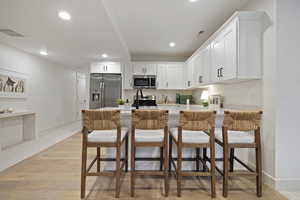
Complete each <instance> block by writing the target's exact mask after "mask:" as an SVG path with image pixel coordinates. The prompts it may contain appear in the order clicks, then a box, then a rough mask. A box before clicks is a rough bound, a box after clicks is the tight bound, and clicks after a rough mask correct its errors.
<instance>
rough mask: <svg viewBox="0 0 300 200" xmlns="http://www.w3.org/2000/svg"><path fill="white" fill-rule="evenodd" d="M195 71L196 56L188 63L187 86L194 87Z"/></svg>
mask: <svg viewBox="0 0 300 200" xmlns="http://www.w3.org/2000/svg"><path fill="white" fill-rule="evenodd" d="M194 71H195V58H192V59H191V60H189V61H188V62H187V63H186V74H185V87H186V88H192V87H194V83H195V81H194V79H195V76H194Z"/></svg>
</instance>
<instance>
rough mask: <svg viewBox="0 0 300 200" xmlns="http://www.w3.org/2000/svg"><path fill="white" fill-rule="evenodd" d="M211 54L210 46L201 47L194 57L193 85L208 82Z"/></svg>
mask: <svg viewBox="0 0 300 200" xmlns="http://www.w3.org/2000/svg"><path fill="white" fill-rule="evenodd" d="M210 68H211V56H210V46H208V47H206V48H204V49H202V50H201V51H199V52H198V54H197V55H196V56H195V58H194V72H193V74H194V86H193V87H198V86H201V85H204V84H208V83H209V82H210Z"/></svg>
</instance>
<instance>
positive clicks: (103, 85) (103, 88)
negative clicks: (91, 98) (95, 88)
mask: <svg viewBox="0 0 300 200" xmlns="http://www.w3.org/2000/svg"><path fill="white" fill-rule="evenodd" d="M104 90H105V83H104V81H103V82H102V89H101V93H102V99H101V101H102V102H101V105H102V106H101V107H102V108H103V107H104Z"/></svg>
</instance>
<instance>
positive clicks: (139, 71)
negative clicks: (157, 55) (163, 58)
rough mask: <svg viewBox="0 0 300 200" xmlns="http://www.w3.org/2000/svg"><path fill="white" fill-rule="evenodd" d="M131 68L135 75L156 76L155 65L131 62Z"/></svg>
mask: <svg viewBox="0 0 300 200" xmlns="http://www.w3.org/2000/svg"><path fill="white" fill-rule="evenodd" d="M132 66H133V74H135V75H156V68H157V64H156V63H147V62H133V63H132Z"/></svg>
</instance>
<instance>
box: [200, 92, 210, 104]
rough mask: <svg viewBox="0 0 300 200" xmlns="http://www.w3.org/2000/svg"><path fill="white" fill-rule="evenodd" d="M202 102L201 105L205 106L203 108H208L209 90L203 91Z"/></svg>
mask: <svg viewBox="0 0 300 200" xmlns="http://www.w3.org/2000/svg"><path fill="white" fill-rule="evenodd" d="M200 100H201V104H202V105H203V107H208V91H207V90H203V92H202V94H201V97H200Z"/></svg>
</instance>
